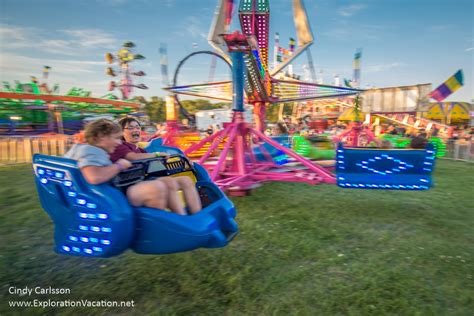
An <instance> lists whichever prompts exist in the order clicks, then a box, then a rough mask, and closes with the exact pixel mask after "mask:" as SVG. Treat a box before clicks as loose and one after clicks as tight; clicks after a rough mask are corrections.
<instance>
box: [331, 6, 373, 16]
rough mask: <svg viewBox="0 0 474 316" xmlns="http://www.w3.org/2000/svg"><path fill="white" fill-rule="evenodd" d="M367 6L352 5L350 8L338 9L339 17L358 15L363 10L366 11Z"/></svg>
mask: <svg viewBox="0 0 474 316" xmlns="http://www.w3.org/2000/svg"><path fill="white" fill-rule="evenodd" d="M366 7H367V6H366V5H365V4H351V5H348V6H344V7H340V8H339V9H337V13H338V14H339V15H342V16H345V17H350V16H353V15H355V14H357V13H358V12H359V11H361V10H362V9H365V8H366Z"/></svg>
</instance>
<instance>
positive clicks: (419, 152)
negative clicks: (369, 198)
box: [336, 144, 436, 190]
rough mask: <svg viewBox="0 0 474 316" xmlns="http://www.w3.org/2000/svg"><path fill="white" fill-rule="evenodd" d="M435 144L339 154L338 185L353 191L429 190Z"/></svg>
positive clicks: (348, 150) (340, 151) (344, 150)
mask: <svg viewBox="0 0 474 316" xmlns="http://www.w3.org/2000/svg"><path fill="white" fill-rule="evenodd" d="M435 159H436V152H435V150H434V149H433V144H428V145H427V147H426V148H425V149H380V148H345V147H343V146H342V144H339V145H338V148H337V152H336V161H337V163H336V176H337V185H338V186H339V187H341V188H349V189H383V190H387V189H390V190H429V189H430V188H431V187H432V185H433V181H432V177H431V174H432V172H433V169H434V166H435Z"/></svg>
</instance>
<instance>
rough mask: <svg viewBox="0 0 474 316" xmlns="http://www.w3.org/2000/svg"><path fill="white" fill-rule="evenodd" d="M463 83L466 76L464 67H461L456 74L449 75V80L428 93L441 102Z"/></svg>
mask: <svg viewBox="0 0 474 316" xmlns="http://www.w3.org/2000/svg"><path fill="white" fill-rule="evenodd" d="M463 85H464V76H463V72H462V69H459V70H458V71H457V72H456V73H455V74H454V75H452V76H451V77H449V78H448V80H446V81H445V82H444V83H442V84H441V85H440V86H439V87H438V88H436V89H434V90H433V91H431V92H430V93H429V94H428V95H429V96H430V97H431V98H433V99H435V100H436V101H438V102H441V101H443V100H444V99H446V98H447V97H448V96H450V95H451V94H452V93H453V92H454V91H456V90H458V89H459V88H460V87H462V86H463Z"/></svg>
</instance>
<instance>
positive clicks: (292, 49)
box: [290, 37, 295, 53]
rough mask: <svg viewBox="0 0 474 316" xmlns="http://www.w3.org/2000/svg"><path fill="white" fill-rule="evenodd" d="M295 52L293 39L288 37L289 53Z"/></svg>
mask: <svg viewBox="0 0 474 316" xmlns="http://www.w3.org/2000/svg"><path fill="white" fill-rule="evenodd" d="M294 51H295V39H294V38H293V37H290V52H292V53H293V52H294Z"/></svg>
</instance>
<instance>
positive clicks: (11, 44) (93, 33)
mask: <svg viewBox="0 0 474 316" xmlns="http://www.w3.org/2000/svg"><path fill="white" fill-rule="evenodd" d="M0 42H2V43H8V45H5V47H2V49H3V51H7V50H9V51H12V50H15V49H19V48H34V49H35V51H43V52H49V53H53V54H62V55H67V56H81V55H84V54H86V53H88V52H91V51H95V50H96V49H104V48H113V47H116V46H118V45H119V44H120V41H119V40H118V39H116V38H115V37H114V36H113V35H112V34H110V33H107V32H105V31H102V30H99V29H71V30H63V31H59V32H56V33H47V32H46V31H44V30H42V29H39V28H26V27H18V26H14V25H5V24H2V25H0Z"/></svg>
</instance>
